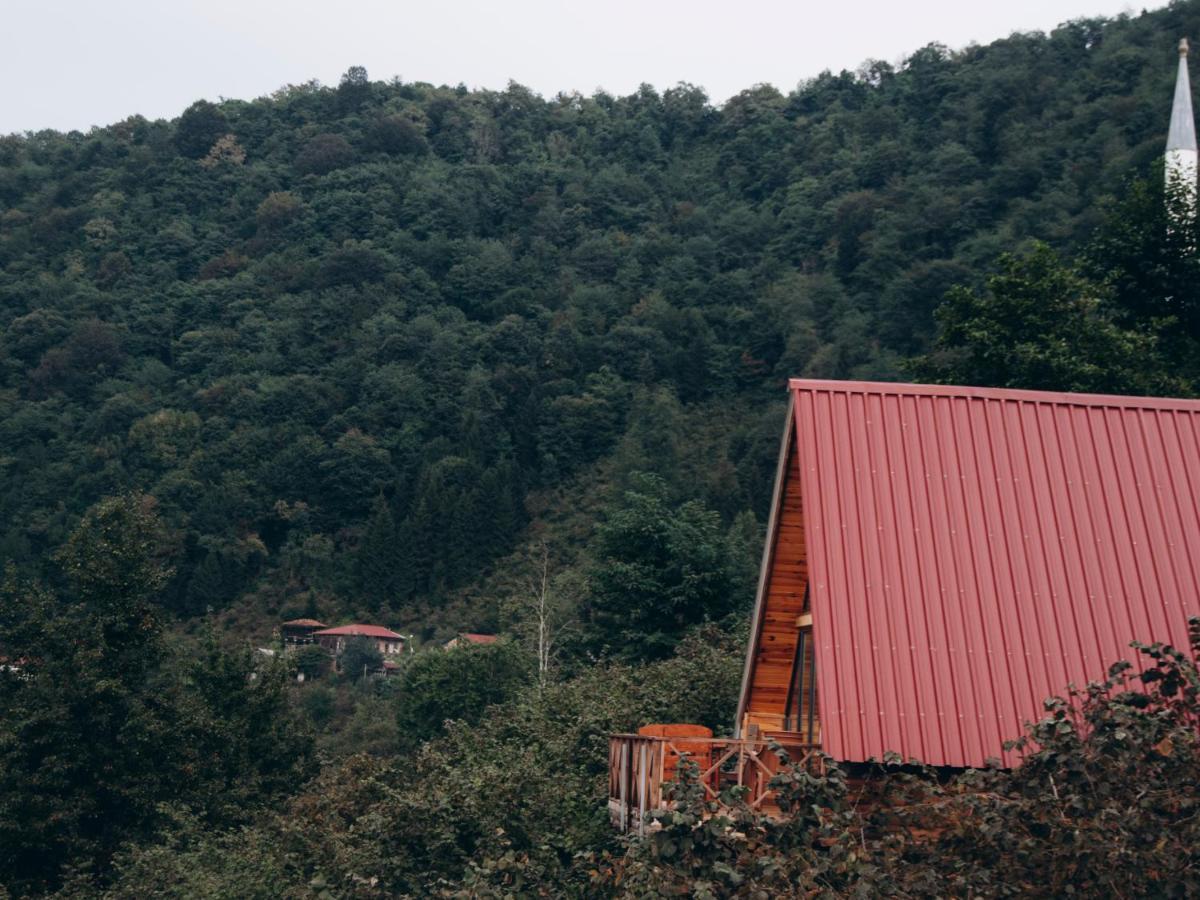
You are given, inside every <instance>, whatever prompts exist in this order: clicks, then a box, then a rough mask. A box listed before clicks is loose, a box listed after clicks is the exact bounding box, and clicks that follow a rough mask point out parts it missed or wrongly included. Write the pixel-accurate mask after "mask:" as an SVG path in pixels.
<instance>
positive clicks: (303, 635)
mask: <svg viewBox="0 0 1200 900" xmlns="http://www.w3.org/2000/svg"><path fill="white" fill-rule="evenodd" d="M328 627H329V626H328V625H326V624H325V623H324V622H318V621H317V620H316V619H292V620H291V621H290V622H284V623H283V624H282V625H280V626H279V633H280V635H281V636H282V637H283V643H284V644H286V645H293V646H297V645H302V644H315V643H316V642H317V641H316V638H314V637H313V634H314V633H315V632H318V631H320V630H321V629H322V628H328Z"/></svg>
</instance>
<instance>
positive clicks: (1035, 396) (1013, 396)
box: [788, 378, 1200, 412]
mask: <svg viewBox="0 0 1200 900" xmlns="http://www.w3.org/2000/svg"><path fill="white" fill-rule="evenodd" d="M788 390H789V391H827V392H837V393H843V394H897V395H909V396H919V397H964V398H968V399H974V400H1011V401H1014V402H1019V403H1053V404H1058V405H1066V406H1107V407H1115V408H1120V409H1179V410H1186V411H1188V412H1200V400H1189V399H1186V398H1183V397H1139V396H1136V395H1124V394H1074V393H1071V392H1069V391H1034V390H1029V389H1026V388H987V387H970V386H967V385H950V384H909V383H905V382H899V381H832V380H826V379H819V378H790V379H788Z"/></svg>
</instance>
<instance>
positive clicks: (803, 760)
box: [608, 734, 824, 834]
mask: <svg viewBox="0 0 1200 900" xmlns="http://www.w3.org/2000/svg"><path fill="white" fill-rule="evenodd" d="M773 743H777V744H779V745H781V746H782V747H783V748H784V749H785V750H786V751H787V754H788V757H789V759H790V760H791V762H792V763H793V764H797V765H805V766H808V767H809V768H810V769H816V770H821V769H822V768H823V766H824V757H823V756H822V755H821V753H820V749H819V747H817V746H816V745H814V744H811V743H803V742H802V741H801V739H800V737H799V736H796V735H788V734H773V735H766V736H763V737H753V738H743V739H737V738H713V737H692V736H680V737H663V736H656V735H644V734H614V735H610V736H609V739H608V814H609V818H610V819H611V820H612V823H613V826H614V827H616V828H619V829H620V830H621V831H637V832H638V833H639V834H640V833H643V832H644V831H645V829H646V816H645V814H646V813H648V812H650V811H652V810H656V809H669V808H670V807H671V805H672V803H671V801H670V800H668V799H667V797H666V794H667V791H666V790H665V787H666V785H668V784H669V783H670V782H672V781H674V779H675V770H676V767H677V766H678V764H679V759H680V757H682V756H684V755H685V754H686V755H687V756H688V758H689V759H691V760H692V761H693V762H695V763H696V764H697V765H698V766H699V768H700V783H701V784H702V785H703V786H704V791H705V795H706V799H707V800H709V801H710V802H711V803H714V804H716V805H717V808H718V809H719V808H720V807H721V806H722V805H723V804H722V799H721V798H722V794H723V792H724V791H725V790H726V789H727V788H730V787H734V786H739V785H740V786H743V787H745V788H746V794H745V802H746V803H747V804H748V805H749V806H750V807H751V808H752V809H755V810H758V811H760V812H763V813H765V814H767V815H777V814H779V811H780V810H779V807H778V805H777V804H776V803H775V792H774V790H772V788H771V786H770V782H771V779H772V778H773V777H774V776H775V775H776V774H777V773H778V772H779V770H780V768H781V763H780V759H779V755H778V754H777V753H776V752H775V751H774V750H773V749H771V745H772V744H773Z"/></svg>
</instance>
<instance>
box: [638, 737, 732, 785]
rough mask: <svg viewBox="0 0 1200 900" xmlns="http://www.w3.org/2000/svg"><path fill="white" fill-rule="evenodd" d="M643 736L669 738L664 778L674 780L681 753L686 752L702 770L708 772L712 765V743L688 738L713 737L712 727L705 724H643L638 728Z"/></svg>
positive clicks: (664, 779)
mask: <svg viewBox="0 0 1200 900" xmlns="http://www.w3.org/2000/svg"><path fill="white" fill-rule="evenodd" d="M638 734H640V735H642V736H643V737H657V738H667V739H668V741H669V743H664V744H663V762H662V780H663V781H674V780H675V769H676V767H677V766H678V765H679V755H680V754H681V753H686V754H687V755H688V757H689V758H690V759H691V760H692V762H694V763H695V764H696V765H698V766H699V767H700V771H701V772H707V771H708V769H709V767H710V766H712V744H711V743H710V742H709V741H708V740H702V741H688V740H686V738H690V737H692V738H711V737H712V736H713V733H712V729H711V728H705V727H704V726H703V725H685V724H676V725H660V724H654V725H643V726H642V727H641V728H639V729H638Z"/></svg>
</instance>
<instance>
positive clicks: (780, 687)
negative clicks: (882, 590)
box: [743, 441, 811, 731]
mask: <svg viewBox="0 0 1200 900" xmlns="http://www.w3.org/2000/svg"><path fill="white" fill-rule="evenodd" d="M784 472H785V475H784V479H785V480H784V488H783V493H782V495H781V497H780V509H779V511H778V517H777V528H776V532H775V535H774V541H775V545H774V551H773V553H772V556H771V568H770V572H769V574H768V581H767V585H766V602H765V604H764V607H763V611H762V631H761V633H760V635H759V639H758V645H757V647H756V648H755V651H754V652H755V657H754V671H753V676H752V678H751V682H750V696H749V699H748V701H747V703H746V707H745V713H744V721H743V728H745V727H746V726H749V725H758V726H759V727H760V728H761V729H763V730H764V731H781V730H785V728H786V723H785V719H786V717H787V702H788V695H789V688H790V687H791V685H792V679H793V677H794V676H793V666H794V664H795V661H796V645H797V640H798V638H799V634H800V628H799V623H798V620H799V617H800V615H801V614H802V613H804V612H805V611H806V610H805V608H804V602H805V588H806V587H807V584H808V557H807V553H806V551H805V540H804V506H803V502H802V498H801V496H800V458H799V454H798V453H797V450H796V442H795V441H791V443H790V448H789V450H788V460H787V465H786V467H785V469H784ZM810 643H811V642H810ZM805 712H806V713H807V707H806V708H805Z"/></svg>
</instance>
